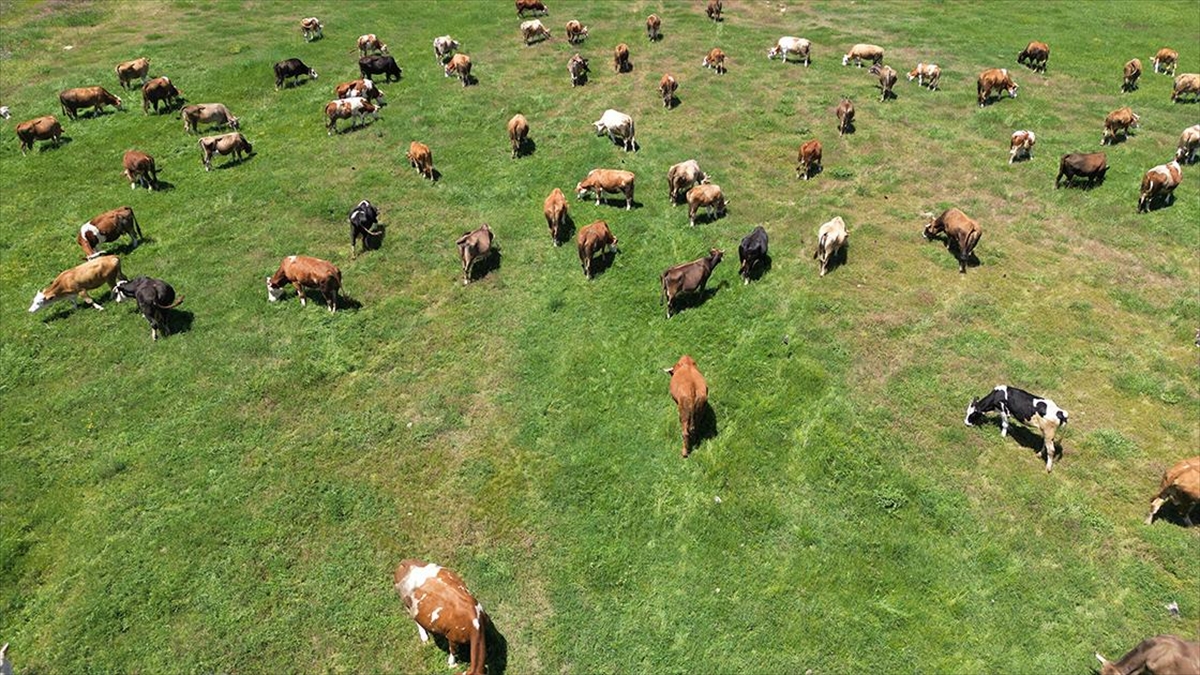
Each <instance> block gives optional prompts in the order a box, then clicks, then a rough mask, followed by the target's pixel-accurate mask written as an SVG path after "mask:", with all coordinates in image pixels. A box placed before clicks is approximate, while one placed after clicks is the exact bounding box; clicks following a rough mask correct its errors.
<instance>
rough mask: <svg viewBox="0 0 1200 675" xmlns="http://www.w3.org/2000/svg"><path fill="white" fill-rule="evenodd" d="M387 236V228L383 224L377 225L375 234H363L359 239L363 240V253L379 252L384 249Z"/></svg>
mask: <svg viewBox="0 0 1200 675" xmlns="http://www.w3.org/2000/svg"><path fill="white" fill-rule="evenodd" d="M386 236H387V226H386V225H384V224H383V223H375V234H371V233H370V232H363V233H362V234H361V235H360V236H359V238H360V239H362V243H363V251H378V250H379V249H381V248H383V239H384V237H386Z"/></svg>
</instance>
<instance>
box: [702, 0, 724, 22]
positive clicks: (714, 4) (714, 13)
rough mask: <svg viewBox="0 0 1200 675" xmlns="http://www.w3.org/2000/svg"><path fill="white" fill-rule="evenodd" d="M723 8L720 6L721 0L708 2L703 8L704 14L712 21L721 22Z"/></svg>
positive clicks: (709, 0)
mask: <svg viewBox="0 0 1200 675" xmlns="http://www.w3.org/2000/svg"><path fill="white" fill-rule="evenodd" d="M722 9H724V7H723V6H722V5H721V0H708V5H707V6H705V8H704V13H705V14H707V15H708V18H710V19H712V20H713V21H721V20H722V19H721V10H722Z"/></svg>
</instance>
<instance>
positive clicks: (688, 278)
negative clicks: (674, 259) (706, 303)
mask: <svg viewBox="0 0 1200 675" xmlns="http://www.w3.org/2000/svg"><path fill="white" fill-rule="evenodd" d="M724 255H725V251H722V250H719V249H715V248H713V249H709V250H708V255H707V256H705V257H703V258H697V259H696V260H693V261H691V262H686V263H683V264H681V265H676V266H674V267H670V268H667V270H666V271H665V272H663V273H662V276H661V277H660V278H659V283H660V285H661V286H662V295H661V296H660V297H659V301H658V302H659V304H662V302H663V300H666V302H667V318H668V319H669V318H671V314H672V312H671V310H672V309H673V308H674V305H675V298H677V297H679V295H680V294H681V293H696V292H700V293H703V292H704V284H706V283H708V277H709V276H710V275H712V272H713V268H715V267H716V266H717V265H718V264H720V262H721V257H722V256H724Z"/></svg>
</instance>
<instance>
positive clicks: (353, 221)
mask: <svg viewBox="0 0 1200 675" xmlns="http://www.w3.org/2000/svg"><path fill="white" fill-rule="evenodd" d="M378 224H379V209H377V208H375V205H374V204H372V203H371V202H369V201H367V200H366V199H364V200H362V201H361V202H359V203H358V204H356V205H355V206H354V208H352V209H350V259H351V260H354V259H355V258H357V257H358V251H357V250H356V248H355V247H356V246H357V245H358V238H359V237H362V240H363V250H364V251H365V250H367V237H378V236H379V235H381V234H383V233H382V232H379V231H377V230H375V226H376V225H378Z"/></svg>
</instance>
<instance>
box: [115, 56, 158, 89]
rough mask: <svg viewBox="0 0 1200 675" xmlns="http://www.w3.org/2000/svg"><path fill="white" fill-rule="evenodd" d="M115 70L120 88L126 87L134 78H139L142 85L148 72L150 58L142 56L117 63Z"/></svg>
mask: <svg viewBox="0 0 1200 675" xmlns="http://www.w3.org/2000/svg"><path fill="white" fill-rule="evenodd" d="M115 70H116V71H117V82H118V83H120V85H121V88H122V89H128V88H129V85H130V84H131V83H132V82H133V81H134V80H141V81H142V84H143V85H144V84H146V76H147V75H149V74H150V59H148V58H146V57H144V56H143V57H141V58H137V59H134V60H132V61H125V62H122V63H118V64H117V67H116V68H115Z"/></svg>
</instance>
